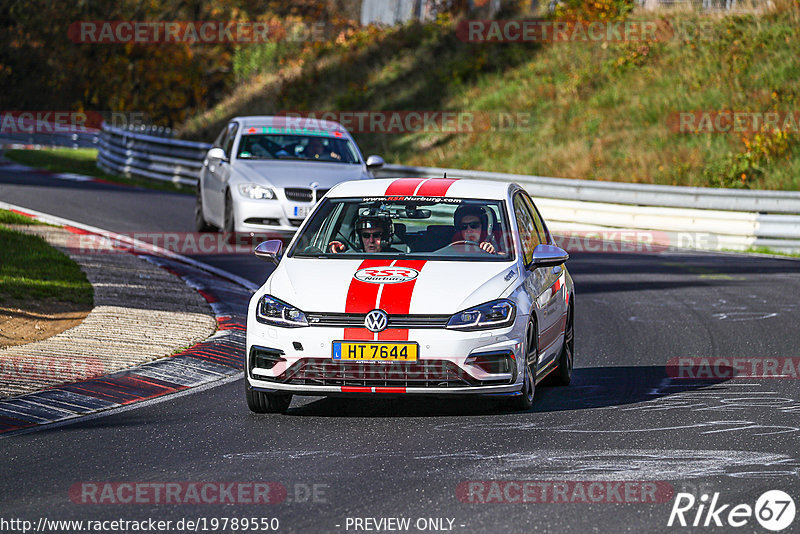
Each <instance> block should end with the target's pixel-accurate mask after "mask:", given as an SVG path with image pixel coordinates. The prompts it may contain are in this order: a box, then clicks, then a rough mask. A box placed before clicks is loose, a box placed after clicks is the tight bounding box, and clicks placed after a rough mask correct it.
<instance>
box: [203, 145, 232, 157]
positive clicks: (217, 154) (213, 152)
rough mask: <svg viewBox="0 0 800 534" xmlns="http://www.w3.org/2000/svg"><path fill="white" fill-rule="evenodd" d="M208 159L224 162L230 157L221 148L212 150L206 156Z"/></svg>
mask: <svg viewBox="0 0 800 534" xmlns="http://www.w3.org/2000/svg"><path fill="white" fill-rule="evenodd" d="M206 157H207V158H208V159H222V160H227V159H228V155H227V154H225V151H224V150H222V149H221V148H219V147H214V148H212V149H211V150H209V151H208V154H206Z"/></svg>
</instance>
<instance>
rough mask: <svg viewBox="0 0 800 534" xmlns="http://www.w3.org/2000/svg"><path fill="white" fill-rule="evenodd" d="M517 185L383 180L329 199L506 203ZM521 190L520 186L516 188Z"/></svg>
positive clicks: (341, 188) (338, 190)
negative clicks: (422, 198) (426, 198)
mask: <svg viewBox="0 0 800 534" xmlns="http://www.w3.org/2000/svg"><path fill="white" fill-rule="evenodd" d="M513 185H514V184H510V183H508V182H499V181H493V180H472V179H461V180H459V179H454V178H380V179H374V180H354V181H350V182H343V183H341V184H338V185H337V186H335V187H334V188H332V189H331V190H330V192H329V193H328V196H329V197H337V198H341V197H350V198H352V197H382V196H432V197H434V196H435V197H441V196H444V197H449V198H480V199H487V200H505V199H506V198H507V197H508V191H509V188H510V187H512V186H513ZM517 187H518V186H517Z"/></svg>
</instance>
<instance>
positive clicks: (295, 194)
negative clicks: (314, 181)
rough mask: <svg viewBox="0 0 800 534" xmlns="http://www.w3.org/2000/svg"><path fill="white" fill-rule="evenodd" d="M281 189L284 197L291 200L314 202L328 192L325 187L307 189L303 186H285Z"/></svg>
mask: <svg viewBox="0 0 800 534" xmlns="http://www.w3.org/2000/svg"><path fill="white" fill-rule="evenodd" d="M283 191H284V193H285V194H286V198H288V199H289V200H291V201H293V202H316V201H318V200H319V199H321V198H322V197H323V196H325V193H327V192H328V190H327V189H307V188H305V187H287V188H286V189H284V190H283ZM315 193H316V195H315Z"/></svg>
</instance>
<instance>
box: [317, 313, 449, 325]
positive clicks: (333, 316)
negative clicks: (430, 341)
mask: <svg viewBox="0 0 800 534" xmlns="http://www.w3.org/2000/svg"><path fill="white" fill-rule="evenodd" d="M366 316H367V314H365V313H324V312H307V313H306V318H307V319H308V324H309V325H311V326H329V327H349V328H364V319H365V318H366ZM449 320H450V316H449V315H402V314H397V315H389V320H388V323H387V326H386V328H444V327H446V326H447V322H448V321H449Z"/></svg>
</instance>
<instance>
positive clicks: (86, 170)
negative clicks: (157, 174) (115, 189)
mask: <svg viewBox="0 0 800 534" xmlns="http://www.w3.org/2000/svg"><path fill="white" fill-rule="evenodd" d="M3 154H4V155H5V156H6V157H7V158H8V159H10V160H12V161H16V162H17V163H21V164H23V165H29V166H31V167H36V168H38V169H46V170H48V171H52V172H70V173H73V174H82V175H84V176H91V177H93V178H99V179H101V180H105V181H107V182H113V183H116V184H123V185H131V186H137V187H145V188H147V189H156V190H159V191H169V192H172V193H187V194H190V193H194V189H193V188H192V187H191V186H188V185H181V184H175V183H172V182H161V181H159V180H148V179H144V178H124V177H120V176H112V175H110V174H106V173H104V172H103V171H102V170H101V169H99V168H98V167H97V150H96V149H94V148H44V149H41V150H7V151H5V152H4V153H3Z"/></svg>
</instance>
